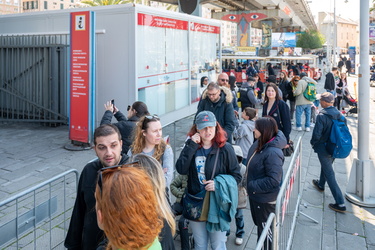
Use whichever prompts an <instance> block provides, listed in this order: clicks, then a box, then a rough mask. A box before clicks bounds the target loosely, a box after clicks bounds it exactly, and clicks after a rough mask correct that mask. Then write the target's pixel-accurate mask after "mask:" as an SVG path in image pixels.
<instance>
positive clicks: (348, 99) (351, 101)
mask: <svg viewBox="0 0 375 250" xmlns="http://www.w3.org/2000/svg"><path fill="white" fill-rule="evenodd" d="M343 100H344V101H345V102H346V103H347V105H349V106H350V108H349V110H348V111H347V112H345V114H346V116H348V115H350V114H357V113H358V109H357V100H356V99H354V98H353V97H352V96H351V94H350V93H349V91H348V90H347V89H345V90H344V95H343Z"/></svg>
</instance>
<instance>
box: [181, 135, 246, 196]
mask: <svg viewBox="0 0 375 250" xmlns="http://www.w3.org/2000/svg"><path fill="white" fill-rule="evenodd" d="M198 148H199V145H198V144H196V143H195V142H193V141H192V140H191V139H189V140H187V141H186V143H185V147H184V148H183V149H182V151H181V154H180V157H179V158H178V160H177V162H176V170H177V172H178V173H179V174H181V175H188V185H187V188H188V189H187V190H188V192H189V194H193V195H194V194H197V193H199V192H200V191H201V190H200V183H199V179H198V171H197V167H196V165H195V153H196V152H197V150H198ZM216 152H217V147H215V146H214V148H213V149H212V150H211V152H210V153H209V154H208V155H207V159H206V163H205V175H206V180H210V179H211V176H212V171H213V168H214V163H215V156H216ZM218 157H219V158H218V160H217V165H216V171H215V174H214V178H215V177H216V176H217V175H219V174H228V175H232V176H233V177H234V179H235V180H236V181H237V183H240V181H241V179H242V177H241V172H240V165H239V164H238V161H237V157H236V154H235V153H234V149H233V147H232V145H230V144H229V143H226V144H225V145H224V147H222V148H220V151H219V156H218Z"/></svg>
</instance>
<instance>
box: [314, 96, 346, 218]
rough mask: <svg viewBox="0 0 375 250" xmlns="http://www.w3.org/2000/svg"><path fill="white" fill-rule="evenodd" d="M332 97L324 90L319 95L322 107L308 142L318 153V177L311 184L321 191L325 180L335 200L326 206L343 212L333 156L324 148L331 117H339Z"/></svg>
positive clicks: (342, 198)
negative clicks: (333, 165) (319, 167)
mask: <svg viewBox="0 0 375 250" xmlns="http://www.w3.org/2000/svg"><path fill="white" fill-rule="evenodd" d="M334 99H335V98H334V96H333V95H332V94H331V93H329V92H325V93H323V94H321V96H320V105H321V106H322V108H323V109H322V110H321V111H320V113H319V115H318V116H317V118H316V123H315V127H314V130H313V134H312V137H311V140H310V144H311V146H312V147H313V149H314V152H315V153H317V154H318V158H319V162H320V165H321V169H320V178H319V179H316V180H312V184H313V185H314V187H315V188H316V189H317V190H318V191H319V192H323V191H324V186H325V184H326V182H327V183H328V186H329V189H330V190H331V192H332V195H333V198H334V199H335V202H336V203H335V204H332V203H331V204H329V205H328V207H329V208H330V209H332V210H334V211H336V212H341V213H343V212H345V211H346V207H345V201H344V197H343V195H342V192H341V190H340V187H339V185H338V184H337V181H336V178H335V172H334V171H333V167H332V164H333V161H334V160H335V158H333V157H332V155H330V154H329V153H328V152H327V149H326V143H327V142H328V141H329V137H330V134H331V129H332V125H333V121H332V119H338V118H340V117H341V114H340V112H339V111H338V110H337V109H336V108H335V107H334V106H333V103H334ZM344 119H345V118H344ZM345 123H346V119H345Z"/></svg>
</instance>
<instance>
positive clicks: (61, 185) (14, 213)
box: [0, 169, 78, 249]
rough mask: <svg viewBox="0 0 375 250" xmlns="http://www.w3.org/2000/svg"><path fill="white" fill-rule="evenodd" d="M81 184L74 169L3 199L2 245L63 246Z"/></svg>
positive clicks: (0, 211)
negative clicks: (78, 186) (79, 184)
mask: <svg viewBox="0 0 375 250" xmlns="http://www.w3.org/2000/svg"><path fill="white" fill-rule="evenodd" d="M77 185H78V171H77V170H75V169H71V170H69V171H66V172H64V173H61V174H59V175H57V176H55V177H53V178H51V179H49V180H47V181H44V182H42V183H40V184H38V185H36V186H34V187H31V188H29V189H27V190H25V191H23V192H20V193H18V194H17V195H15V196H13V197H10V198H8V199H6V200H4V201H1V202H0V249H21V248H25V249H55V248H63V245H62V244H63V241H64V239H65V236H66V232H67V229H68V226H69V220H70V215H71V209H72V208H73V205H74V202H75V197H76V193H77Z"/></svg>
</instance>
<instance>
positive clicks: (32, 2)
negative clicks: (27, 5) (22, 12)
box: [31, 1, 35, 10]
mask: <svg viewBox="0 0 375 250" xmlns="http://www.w3.org/2000/svg"><path fill="white" fill-rule="evenodd" d="M34 8H35V7H34V1H31V9H32V10H33V9H34Z"/></svg>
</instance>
